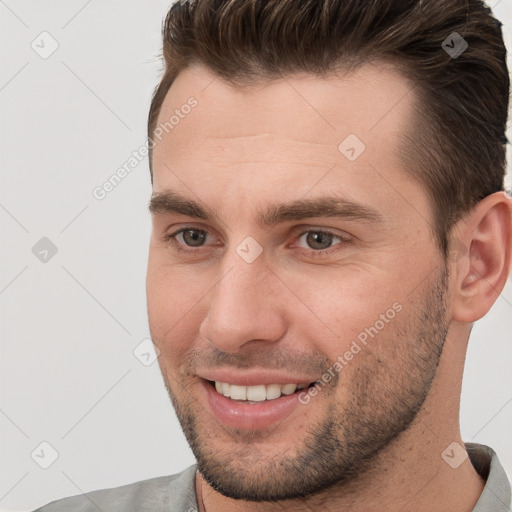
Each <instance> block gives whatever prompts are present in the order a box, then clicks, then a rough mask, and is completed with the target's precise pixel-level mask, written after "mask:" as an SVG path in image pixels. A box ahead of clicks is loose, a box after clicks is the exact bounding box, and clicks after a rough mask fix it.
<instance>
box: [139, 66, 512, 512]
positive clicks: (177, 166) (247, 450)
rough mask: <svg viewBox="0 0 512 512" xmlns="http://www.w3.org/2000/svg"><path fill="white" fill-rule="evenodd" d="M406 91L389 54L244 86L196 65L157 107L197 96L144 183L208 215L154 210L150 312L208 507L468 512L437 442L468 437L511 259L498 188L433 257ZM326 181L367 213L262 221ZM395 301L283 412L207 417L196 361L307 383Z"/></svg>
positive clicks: (476, 490) (463, 472)
mask: <svg viewBox="0 0 512 512" xmlns="http://www.w3.org/2000/svg"><path fill="white" fill-rule="evenodd" d="M411 88H412V86H411V84H410V83H408V82H407V81H406V80H405V79H404V78H403V77H402V76H401V75H400V74H399V73H397V72H396V71H394V70H393V69H390V68H389V66H385V65H384V64H380V65H379V64H377V65H372V66H370V65H368V66H363V67H362V68H360V69H359V70H357V71H356V72H353V73H351V74H348V75H347V74H345V75H344V74H340V75H339V76H333V77H331V78H329V79H318V78H315V77H312V76H308V75H296V76H293V77H286V78H285V79H282V80H279V81H275V82H271V83H269V82H266V83H261V84H258V85H255V86H251V87H246V88H242V89H240V88H234V87H232V86H230V85H228V84H227V83H225V82H223V81H222V80H221V79H220V78H219V77H215V76H213V75H211V74H210V73H209V72H208V71H206V70H205V69H203V68H201V67H195V68H191V69H187V70H185V71H183V72H181V73H180V75H179V76H178V77H177V79H176V81H175V83H174V84H173V86H172V87H171V89H170V91H169V93H168V95H167V97H166V99H165V102H164V105H163V108H162V111H161V113H160V117H159V122H165V121H166V120H167V119H169V117H170V116H171V115H172V114H173V112H174V111H175V109H177V108H178V109H179V108H180V107H181V106H182V105H183V104H185V103H186V102H187V99H188V98H189V97H190V96H194V98H196V99H197V106H196V107H195V108H194V109H193V110H192V111H191V112H190V114H188V115H187V116H186V117H185V118H183V119H181V120H180V122H179V124H177V125H176V126H174V128H173V129H172V130H171V131H169V133H168V134H165V135H164V136H163V137H162V138H161V140H160V141H159V142H158V144H157V145H156V146H155V148H154V150H153V151H154V152H153V179H154V181H153V193H154V196H158V195H160V196H161V195H162V194H165V193H166V192H167V191H169V190H172V191H175V192H177V193H179V194H180V195H181V196H183V197H185V198H187V199H189V200H193V201H195V202H196V203H198V204H199V205H201V206H202V207H203V208H204V209H210V210H212V211H214V212H215V213H216V218H214V219H210V220H205V219H199V218H195V217H191V216H189V215H183V214H175V213H172V212H165V211H160V212H154V214H153V233H152V237H151V244H150V253H149V262H148V276H147V296H148V313H149V321H150V328H151V334H152V337H153V341H154V343H155V344H156V345H157V347H158V348H159V350H160V357H159V364H160V368H161V371H162V375H163V378H164V382H165V385H166V387H167V389H168V391H169V395H170V397H171V399H172V402H173V405H174V406H175V408H176V412H177V414H178V417H179V419H180V422H181V424H182V427H183V429H184V432H185V434H186V436H187V439H188V441H189V443H190V444H191V446H192V448H193V450H194V453H195V455H196V458H197V460H198V465H199V470H200V472H201V476H200V477H198V480H197V489H198V492H199V493H200V494H202V499H203V501H204V506H205V508H206V510H208V511H211V510H214V511H215V510H223V511H228V512H229V511H237V510H261V511H264V510H265V511H266V510H269V511H270V510H322V511H329V510H340V509H343V510H347V511H351V510H380V511H386V510H395V511H396V510H400V509H401V507H405V508H404V510H406V509H410V510H417V511H427V510H432V511H433V510H441V509H446V510H455V511H466V510H468V511H469V510H471V509H472V508H473V506H474V504H475V503H476V501H477V499H478V496H479V495H480V493H481V491H482V488H483V482H482V481H481V479H480V478H479V477H478V475H477V474H476V473H475V471H474V470H473V468H472V466H471V464H470V462H469V461H468V460H466V461H465V462H463V463H462V464H461V465H460V466H459V467H458V468H457V470H454V469H452V468H451V467H450V466H448V464H446V462H445V461H444V460H443V458H442V457H441V453H442V452H443V451H444V450H445V449H446V447H447V446H448V445H450V443H452V442H458V443H459V444H460V445H462V446H463V442H462V440H461V438H460V432H459V425H458V413H459V396H460V388H461V379H462V369H463V363H464V357H465V350H466V345H467V339H468V337H469V332H470V328H471V323H472V322H474V321H475V320H476V319H478V318H480V317H481V316H483V315H484V314H485V313H486V312H487V310H488V309H489V308H490V307H491V305H492V303H493V302H494V301H495V300H496V298H497V296H498V295H499V293H500V292H501V290H502V288H503V286H504V284H505V281H506V278H507V275H508V273H509V272H510V246H511V242H512V241H511V235H510V233H511V217H512V214H511V211H512V208H511V201H510V199H508V198H507V197H506V195H505V194H504V193H497V194H493V195H492V196H489V197H488V198H486V199H485V200H483V201H482V202H481V203H480V204H479V205H478V206H477V207H476V208H475V209H474V210H473V211H472V212H470V214H469V215H468V216H466V217H465V218H464V219H462V220H461V221H460V222H459V223H458V224H457V225H456V226H455V228H454V231H453V239H454V240H456V247H457V248H458V251H457V252H453V253H452V256H451V257H450V258H449V259H448V261H444V259H443V257H442V255H441V254H440V252H439V250H438V247H437V246H436V243H435V238H434V236H433V233H432V227H431V223H432V212H431V209H430V205H429V202H428V199H427V195H426V193H425V191H424V190H423V189H422V187H421V186H420V185H419V184H418V183H417V182H416V181H415V180H414V179H413V178H411V177H409V176H408V174H407V173H406V172H405V171H404V169H403V168H402V166H401V162H400V159H399V157H398V156H397V151H396V148H397V147H398V143H399V137H400V134H402V133H405V132H406V131H407V130H408V129H409V127H410V123H411V122H412V121H413V119H412V105H413V103H412V102H413V101H414V96H413V93H412V92H410V89H411ZM349 134H356V135H357V137H358V138H359V139H360V140H361V141H363V142H364V144H365V150H364V151H363V152H362V153H361V154H360V156H359V157H358V158H357V159H356V160H354V161H349V160H348V159H347V158H346V157H345V156H344V155H343V154H342V153H341V152H340V151H339V149H338V145H339V144H340V143H341V142H342V141H343V140H344V139H345V138H346V137H347V135H349ZM323 196H330V197H333V196H336V197H343V198H344V199H345V200H347V201H351V202H352V203H357V204H359V205H363V206H365V207H366V208H367V209H371V210H372V212H374V213H375V215H374V217H378V219H375V218H374V219H373V220H370V219H368V218H361V217H358V216H357V215H348V216H345V217H344V218H335V217H328V216H315V217H310V218H307V219H302V220H284V221H283V222H279V223H277V224H275V225H270V226H269V225H262V224H261V223H260V222H258V216H259V215H260V213H261V212H265V211H266V210H267V209H268V208H269V207H270V206H275V205H276V204H282V203H288V202H292V201H296V200H305V199H306V200H311V201H313V200H315V199H317V198H318V197H323ZM182 228H188V229H195V230H203V231H205V232H206V233H207V234H206V235H205V238H204V245H200V246H196V247H190V246H187V245H186V243H187V241H188V242H189V243H190V242H191V241H192V243H193V237H188V238H187V239H186V240H185V238H184V237H183V236H181V235H178V236H175V237H174V238H170V239H169V237H168V235H171V234H173V233H175V232H176V231H178V230H179V229H182ZM315 230H316V231H315ZM318 230H323V231H325V230H327V231H329V232H330V233H332V234H333V235H334V237H332V239H331V238H329V236H327V241H328V243H327V244H326V245H327V246H328V248H326V249H321V250H319V249H318V245H314V244H315V242H318V240H323V241H325V240H326V238H325V237H324V238H323V239H321V238H315V237H311V233H312V232H313V233H317V231H318ZM194 234H195V235H196V237H197V235H198V232H197V231H195V232H194ZM249 236H250V237H252V238H254V239H255V240H256V241H257V242H258V244H259V246H260V247H261V248H262V253H261V255H260V256H259V257H258V258H257V259H255V261H254V262H252V263H247V262H246V261H245V260H244V259H243V258H242V257H241V256H240V253H237V251H236V248H237V246H239V244H240V243H241V242H243V241H244V240H245V239H246V237H249ZM337 237H340V238H337ZM329 241H331V242H329ZM309 244H313V245H309ZM179 247H181V248H182V249H185V250H186V249H188V252H185V251H183V250H181V251H180V250H178V248H179ZM315 248H316V250H315ZM461 248H463V249H462V250H461ZM322 252H323V254H319V253H322ZM314 253H316V254H314ZM394 304H395V305H397V304H398V305H399V306H400V311H399V312H396V314H395V315H394V316H393V318H392V319H388V322H385V323H384V326H383V328H382V329H380V328H379V329H378V334H376V335H375V336H374V337H372V338H371V339H370V340H369V341H368V343H367V344H366V345H364V346H362V349H361V350H360V352H358V353H357V354H356V355H354V357H353V358H352V359H351V360H350V361H348V362H347V364H346V365H344V366H343V369H342V370H341V371H339V372H336V373H335V374H336V376H335V378H333V379H332V380H331V381H330V382H329V383H328V384H327V385H325V387H323V388H322V389H321V390H320V391H319V392H318V394H317V395H316V396H314V397H312V398H311V400H310V401H309V402H308V403H307V404H305V405H301V406H299V407H297V408H295V409H293V410H292V412H291V413H290V414H289V415H288V416H286V417H285V418H284V419H282V420H280V421H279V422H276V423H275V424H272V425H270V426H266V427H265V428H256V427H255V428H252V429H251V428H234V427H230V426H226V425H224V424H222V422H219V421H218V419H217V418H216V417H215V416H214V415H213V414H212V411H211V409H210V405H209V404H208V403H207V401H206V399H205V394H204V389H203V388H204V381H203V380H202V379H201V378H200V377H199V376H198V374H199V375H201V374H203V373H204V371H206V370H209V369H218V368H233V369H237V370H238V371H240V369H249V370H255V369H256V370H261V371H265V370H268V371H276V370H278V371H282V372H283V373H285V374H287V375H289V374H293V375H300V376H303V377H304V380H305V381H308V382H314V381H315V380H317V379H320V378H321V377H322V374H324V373H325V371H326V370H327V369H328V368H330V367H332V365H333V363H334V362H335V361H336V360H337V358H338V357H339V356H340V355H343V354H345V353H346V352H347V351H348V350H349V349H350V347H351V343H352V342H353V341H354V340H356V339H357V336H358V335H360V333H362V332H364V331H365V329H367V328H369V327H370V326H374V325H376V321H377V320H379V319H381V318H382V317H381V315H383V314H386V312H387V311H388V310H389V309H390V308H392V307H393V305H394ZM291 382H294V381H293V380H292V381H291ZM242 500H244V501H242ZM247 500H249V501H247ZM258 500H263V501H258ZM276 500H277V501H276ZM283 500H285V501H283Z"/></svg>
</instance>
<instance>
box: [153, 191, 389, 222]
mask: <svg viewBox="0 0 512 512" xmlns="http://www.w3.org/2000/svg"><path fill="white" fill-rule="evenodd" d="M149 211H150V212H151V213H152V214H160V215H164V214H178V215H184V216H187V217H193V218H197V219H202V220H210V221H219V220H220V216H219V215H218V213H217V211H216V210H214V209H211V208H208V207H206V206H204V205H201V204H199V203H198V202H196V201H193V200H191V199H188V198H186V197H184V196H182V195H181V194H179V193H177V192H175V191H172V190H166V191H164V192H158V193H156V194H153V196H152V197H151V201H150V203H149ZM313 217H333V218H341V219H349V220H356V221H360V222H366V223H379V222H382V221H383V216H382V214H381V213H380V212H379V211H377V210H375V209H374V208H371V207H369V206H367V205H363V204H360V203H356V202H354V201H350V200H348V199H345V198H343V197H336V196H322V197H317V198H313V199H298V200H296V201H292V202H290V203H273V204H271V205H270V206H268V207H267V209H266V210H265V211H263V212H259V213H258V214H257V216H256V221H257V223H258V224H259V225H260V226H262V227H265V226H275V225H277V224H280V223H282V222H287V221H298V220H304V219H309V218H313Z"/></svg>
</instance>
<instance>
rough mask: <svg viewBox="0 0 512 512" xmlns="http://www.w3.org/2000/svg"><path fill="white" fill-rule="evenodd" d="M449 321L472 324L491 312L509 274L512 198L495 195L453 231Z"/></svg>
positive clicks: (511, 243)
mask: <svg viewBox="0 0 512 512" xmlns="http://www.w3.org/2000/svg"><path fill="white" fill-rule="evenodd" d="M448 259H449V261H450V262H451V264H452V268H451V270H452V275H453V276H454V278H453V279H452V318H453V320H456V321H459V322H467V323H472V322H475V321H476V320H478V319H480V318H482V317H483V316H484V315H485V314H486V313H487V312H488V311H489V309H491V306H492V305H493V304H494V302H495V301H496V299H497V298H498V296H499V295H500V293H501V292H502V290H503V287H504V286H505V284H506V282H507V278H508V276H509V275H510V272H511V271H512V199H511V198H510V197H509V196H508V195H507V194H506V193H505V192H496V193H494V194H491V195H490V196H487V197H486V198H485V199H483V200H482V201H480V202H479V203H478V204H477V205H476V206H475V207H474V208H473V209H472V210H471V211H470V213H469V214H467V215H466V216H465V217H464V218H463V219H462V220H460V221H459V222H458V223H457V224H456V225H455V227H454V229H453V230H452V235H451V238H450V256H449V258H448Z"/></svg>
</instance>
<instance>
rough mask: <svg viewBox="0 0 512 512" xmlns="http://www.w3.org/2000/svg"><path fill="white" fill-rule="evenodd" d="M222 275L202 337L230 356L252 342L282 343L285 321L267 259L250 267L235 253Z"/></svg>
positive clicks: (227, 261) (206, 318)
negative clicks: (266, 264)
mask: <svg viewBox="0 0 512 512" xmlns="http://www.w3.org/2000/svg"><path fill="white" fill-rule="evenodd" d="M242 248H245V247H242ZM221 275H222V276H223V277H221V278H220V280H219V281H218V282H217V283H216V285H215V286H214V288H213V289H212V291H211V294H210V301H209V306H208V313H207V315H206V317H205V319H204V321H203V324H202V326H201V332H202V335H203V336H204V337H206V338H207V339H208V340H209V341H210V342H211V343H213V344H214V345H215V346H216V347H217V348H219V349H220V350H222V351H227V352H236V351H237V350H238V349H239V348H240V347H241V346H242V345H244V344H245V343H247V342H248V341H254V340H260V341H263V340H264V341H270V342H273V341H276V340H277V339H279V338H280V337H281V336H282V332H283V329H284V319H283V318H282V316H281V310H280V307H279V304H277V302H276V295H275V293H273V292H274V291H275V290H274V287H273V283H272V273H271V272H270V271H269V269H268V268H267V267H266V266H265V263H264V261H263V258H262V257H261V256H259V257H258V258H257V259H256V260H254V261H252V262H251V263H248V262H247V261H246V260H245V259H244V258H243V256H240V255H239V254H238V253H237V252H235V251H233V252H232V253H231V254H230V256H229V257H226V258H225V259H224V261H223V263H222V272H221ZM269 299H270V300H269Z"/></svg>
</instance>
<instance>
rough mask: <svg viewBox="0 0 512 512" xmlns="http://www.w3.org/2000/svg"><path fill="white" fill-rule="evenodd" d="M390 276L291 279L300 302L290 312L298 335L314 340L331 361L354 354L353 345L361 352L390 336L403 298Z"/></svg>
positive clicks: (348, 272) (348, 273) (346, 272)
mask: <svg viewBox="0 0 512 512" xmlns="http://www.w3.org/2000/svg"><path fill="white" fill-rule="evenodd" d="M390 278H391V276H389V275H385V274H384V273H382V272H375V273H373V274H372V273H370V272H368V271H366V270H365V269H361V268H358V269H356V268H352V269H348V268H342V269H339V271H336V270H335V271H333V270H332V269H331V272H330V273H323V274H322V275H316V274H315V275H310V274H309V275H305V274H301V276H300V277H298V276H295V283H296V284H295V285H294V287H293V288H294V289H295V290H297V296H298V297H299V299H300V303H299V302H296V303H295V304H294V306H293V308H292V310H293V311H294V312H295V313H294V318H295V322H297V323H298V324H299V325H300V327H299V330H300V332H302V333H303V336H304V338H305V339H307V340H315V341H314V342H315V344H316V345H317V349H318V350H320V351H321V352H323V353H325V354H326V355H327V356H328V357H329V358H330V359H331V360H335V359H336V358H337V357H338V356H343V355H344V354H345V352H347V351H349V350H353V351H357V350H358V349H357V346H355V345H354V343H353V342H356V343H357V344H358V345H360V347H361V349H362V348H363V347H365V346H366V345H365V344H366V343H368V342H369V341H370V340H374V341H372V343H375V342H378V338H379V337H381V338H382V337H383V335H384V334H387V333H390V332H392V330H393V328H394V327H393V326H394V324H396V319H397V318H398V317H399V316H400V311H401V310H402V304H401V301H400V297H402V295H403V294H402V293H401V292H400V290H399V287H398V286H396V285H393V281H392V280H391V279H390ZM394 282H395V283H396V282H397V281H396V280H395V281H394ZM348 357H349V358H351V356H350V354H348Z"/></svg>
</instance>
